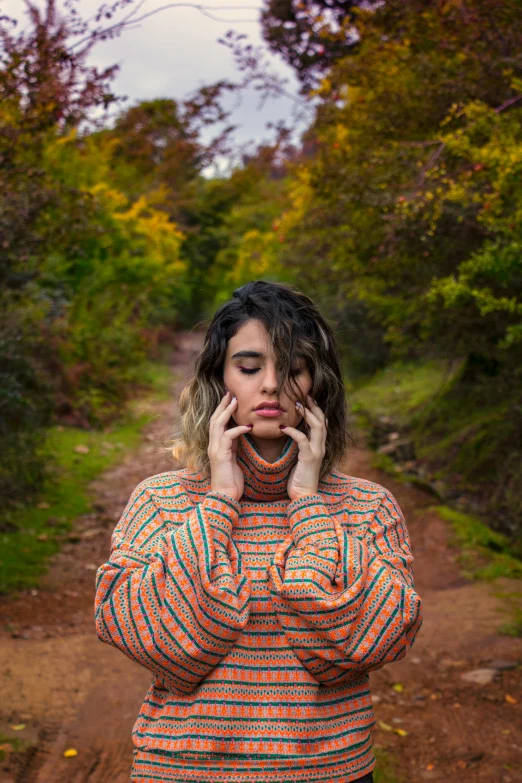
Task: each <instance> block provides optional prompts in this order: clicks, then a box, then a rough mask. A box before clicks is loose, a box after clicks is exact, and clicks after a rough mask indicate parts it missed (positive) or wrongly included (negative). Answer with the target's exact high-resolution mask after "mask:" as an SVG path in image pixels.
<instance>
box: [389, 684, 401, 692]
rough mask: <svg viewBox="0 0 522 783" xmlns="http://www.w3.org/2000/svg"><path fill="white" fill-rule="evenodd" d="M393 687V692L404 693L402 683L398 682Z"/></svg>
mask: <svg viewBox="0 0 522 783" xmlns="http://www.w3.org/2000/svg"><path fill="white" fill-rule="evenodd" d="M391 687H392V691H395V692H396V693H402V692H403V690H404V685H403V684H402V683H401V682H396V683H394V684H393V685H392V686H391Z"/></svg>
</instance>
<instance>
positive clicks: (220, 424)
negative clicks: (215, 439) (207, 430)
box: [214, 397, 237, 431]
mask: <svg viewBox="0 0 522 783" xmlns="http://www.w3.org/2000/svg"><path fill="white" fill-rule="evenodd" d="M236 407H237V398H236V397H234V398H233V399H232V400H231V401H230V402H229V403H228V405H226V406H225V408H224V409H223V410H222V411H220V412H219V413H218V415H217V416H216V418H215V420H214V425H215V426H216V427H217V428H218V430H219V431H220V430H221V428H223V430H224V429H225V425H226V424H227V423H228V421H229V420H230V417H231V416H232V413H233V412H234V411H235V409H236Z"/></svg>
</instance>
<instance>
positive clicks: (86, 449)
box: [74, 443, 90, 454]
mask: <svg viewBox="0 0 522 783" xmlns="http://www.w3.org/2000/svg"><path fill="white" fill-rule="evenodd" d="M74 451H75V452H76V453H77V454H88V453H89V451H90V449H89V447H88V446H84V445H83V443H79V444H78V446H75V447H74Z"/></svg>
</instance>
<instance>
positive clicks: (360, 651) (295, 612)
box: [268, 487, 422, 686]
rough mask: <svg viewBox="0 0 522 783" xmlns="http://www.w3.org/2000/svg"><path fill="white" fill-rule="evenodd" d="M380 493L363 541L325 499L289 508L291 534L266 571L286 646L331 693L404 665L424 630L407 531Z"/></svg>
mask: <svg viewBox="0 0 522 783" xmlns="http://www.w3.org/2000/svg"><path fill="white" fill-rule="evenodd" d="M382 490H383V493H382V497H381V498H380V502H379V504H378V507H377V508H376V510H375V513H374V514H372V519H371V521H370V523H369V525H368V528H367V530H366V533H365V535H364V536H363V537H362V538H361V539H360V538H358V537H355V536H354V535H352V534H351V533H350V532H349V530H348V529H347V528H345V527H344V526H343V525H342V523H341V522H339V521H338V519H337V518H335V517H332V516H331V515H330V514H329V513H328V508H327V506H326V504H325V502H324V499H323V497H322V496H321V495H320V494H314V495H309V496H308V497H305V498H300V499H298V500H294V501H292V502H291V503H290V504H289V506H288V507H287V515H288V518H289V522H290V528H291V531H292V534H291V536H289V537H288V538H286V539H285V541H284V542H282V543H281V544H280V545H279V546H278V548H277V550H276V553H275V555H274V558H273V561H272V563H271V564H270V567H269V572H268V573H269V582H270V590H271V596H272V602H273V605H274V606H275V611H276V612H277V616H278V620H279V623H280V624H281V626H282V628H283V630H284V632H285V635H286V638H287V640H288V643H289V644H290V646H291V647H292V648H293V650H294V652H295V654H296V656H297V657H298V658H299V660H300V661H301V662H302V663H303V665H304V666H305V667H306V668H307V669H308V671H309V672H310V674H312V676H313V677H314V678H315V679H316V680H317V681H318V682H320V683H322V684H324V685H327V686H330V685H336V684H338V683H341V682H343V681H347V680H350V679H354V678H357V677H358V676H360V675H362V674H364V673H366V672H368V671H370V670H372V669H378V668H380V667H381V666H384V664H386V663H390V662H392V661H397V660H399V659H400V658H403V657H404V656H405V655H406V652H407V651H408V649H409V648H410V647H411V645H412V644H413V641H414V639H415V636H416V634H417V631H418V630H419V628H420V626H421V624H422V608H421V601H420V598H419V596H418V595H417V593H416V592H415V590H414V587H413V567H412V562H413V556H412V553H411V548H410V540H409V535H408V531H407V528H406V523H405V520H404V517H403V514H402V512H401V510H400V508H399V506H398V504H397V501H396V500H395V498H394V497H393V495H392V494H391V493H390V492H389V490H387V489H385V488H384V487H382Z"/></svg>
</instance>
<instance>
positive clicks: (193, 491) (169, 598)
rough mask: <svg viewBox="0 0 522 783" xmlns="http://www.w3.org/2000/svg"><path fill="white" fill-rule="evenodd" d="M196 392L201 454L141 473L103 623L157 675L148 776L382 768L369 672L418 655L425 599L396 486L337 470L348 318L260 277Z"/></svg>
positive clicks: (188, 438)
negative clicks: (342, 341) (417, 587)
mask: <svg viewBox="0 0 522 783" xmlns="http://www.w3.org/2000/svg"><path fill="white" fill-rule="evenodd" d="M180 407H181V412H182V438H181V440H180V442H179V444H178V448H177V451H176V452H175V453H176V454H177V456H180V455H183V457H184V459H185V460H187V461H188V464H189V466H190V467H189V468H185V469H184V470H178V471H168V472H166V473H160V474H158V475H155V476H151V477H150V478H147V479H145V480H144V481H142V482H141V483H140V484H139V485H138V486H137V487H136V489H135V490H134V491H133V493H132V495H131V497H130V499H129V502H128V504H127V506H126V508H125V510H124V512H123V515H122V517H121V519H120V521H119V522H118V524H117V525H116V528H115V530H114V534H113V538H112V547H111V556H110V560H109V561H108V562H107V563H105V564H104V565H102V566H101V567H100V568H99V570H98V573H97V580H96V581H97V585H96V587H97V589H96V628H97V633H98V636H99V638H100V639H101V640H102V641H104V642H107V643H108V644H112V645H114V646H116V647H118V648H119V649H120V650H122V651H123V652H124V653H125V654H126V655H127V656H129V657H130V658H132V659H133V660H135V661H137V662H138V663H141V664H143V665H144V666H146V667H147V668H148V669H150V671H151V672H152V673H153V675H154V678H153V681H152V684H151V686H150V688H149V691H148V692H147V695H146V697H145V701H144V703H143V707H142V709H141V712H140V715H139V716H138V719H137V721H136V723H135V724H134V727H133V731H132V737H133V742H134V746H135V748H134V760H133V766H132V773H131V780H134V781H140V783H149V782H150V783H152V781H175V783H188V782H189V781H190V782H191V783H217V782H218V781H222V783H287V782H288V783H290V781H291V782H292V783H299V782H300V781H303V782H304V781H306V783H348V781H359V782H360V783H363V781H364V783H369V782H370V781H372V780H373V778H372V770H373V767H374V764H375V759H374V757H373V754H372V749H371V735H370V729H371V728H372V726H373V725H374V717H373V711H372V702H371V696H370V692H369V687H368V682H369V677H368V673H369V672H370V671H371V670H372V669H377V668H379V667H381V666H383V665H384V664H386V663H388V662H391V661H397V660H399V659H400V658H402V657H404V655H405V654H406V652H407V650H408V649H409V648H410V647H411V645H412V643H413V640H414V638H415V635H416V633H417V631H418V629H419V627H420V624H421V606H420V600H419V597H418V595H417V594H416V593H415V591H414V589H413V570H412V559H413V558H412V554H411V550H410V542H409V537H408V532H407V529H406V525H405V522H404V518H403V515H402V513H401V511H400V509H399V507H398V505H397V502H396V501H395V499H394V497H393V496H392V494H391V493H390V492H389V491H388V490H387V489H385V488H384V487H382V486H380V485H379V484H376V483H373V482H371V481H366V480H365V479H360V478H356V477H353V476H348V475H346V474H344V473H341V472H340V471H339V470H338V469H337V468H336V467H335V465H336V464H337V463H339V462H340V460H341V459H342V457H343V455H344V454H345V451H346V444H347V440H348V435H347V426H346V422H347V412H346V402H345V392H344V387H343V381H342V377H341V370H340V365H339V358H338V352H337V349H336V345H335V340H334V336H333V334H332V331H331V329H330V327H329V325H328V324H327V323H326V321H325V320H324V319H323V317H322V316H321V314H320V312H319V311H318V309H317V307H316V306H315V305H314V303H313V302H312V300H311V299H309V298H308V297H307V296H305V295H303V294H301V293H299V292H297V291H295V290H294V289H293V288H292V287H290V286H287V285H282V284H276V283H268V282H264V281H254V282H251V283H247V284H246V285H244V286H243V287H242V288H240V289H238V290H237V291H235V292H234V295H233V297H232V299H231V300H230V301H228V302H227V303H225V304H224V305H222V306H221V307H220V308H219V310H218V311H217V312H216V314H215V316H214V319H213V320H212V323H211V324H210V327H209V329H208V332H207V334H206V339H205V343H204V347H203V349H202V351H201V354H200V355H199V357H198V359H197V362H196V368H195V375H194V378H193V380H192V381H191V382H190V384H189V385H188V386H187V387H186V388H185V389H184V390H183V392H182V394H181V397H180Z"/></svg>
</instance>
